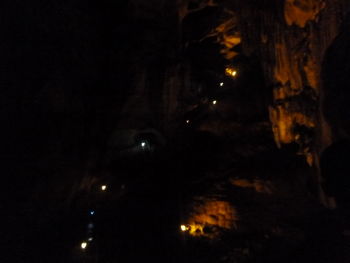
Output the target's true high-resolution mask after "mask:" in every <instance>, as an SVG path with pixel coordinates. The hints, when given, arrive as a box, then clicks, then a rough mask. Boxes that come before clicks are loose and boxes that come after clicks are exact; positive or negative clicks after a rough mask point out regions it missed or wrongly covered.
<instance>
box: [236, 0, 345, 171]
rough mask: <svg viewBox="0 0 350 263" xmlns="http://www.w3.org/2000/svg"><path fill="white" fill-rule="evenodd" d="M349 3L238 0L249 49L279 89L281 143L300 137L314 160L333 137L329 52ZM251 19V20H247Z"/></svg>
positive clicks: (275, 113)
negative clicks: (325, 94)
mask: <svg viewBox="0 0 350 263" xmlns="http://www.w3.org/2000/svg"><path fill="white" fill-rule="evenodd" d="M347 6H349V4H345V1H342V0H325V1H320V0H303V1H301V0H300V1H296V0H285V1H259V3H257V4H256V5H253V4H252V1H246V3H244V4H242V3H240V2H239V1H232V4H231V6H230V7H231V8H232V9H233V10H239V11H238V17H239V19H238V23H239V28H240V31H241V35H242V43H243V51H244V52H245V53H246V54H248V55H249V54H258V56H259V57H260V59H261V63H262V66H263V70H264V74H265V79H266V82H267V85H268V86H270V87H271V89H272V93H273V103H272V105H271V106H270V108H269V112H270V120H271V123H272V130H273V133H274V137H275V141H276V144H277V145H278V146H279V147H281V146H282V145H284V144H290V143H297V144H298V145H299V153H300V154H303V155H305V156H306V159H307V161H308V163H309V164H310V165H313V164H314V163H315V158H314V157H315V153H316V152H319V151H320V150H321V148H322V147H324V146H325V145H327V144H329V143H330V140H331V139H330V134H329V130H328V126H327V124H326V123H325V122H324V121H323V117H322V116H321V114H320V101H321V97H322V92H321V91H322V87H321V85H322V83H321V81H320V74H321V64H322V60H323V57H324V54H325V52H326V50H327V48H328V47H329V45H330V44H331V42H332V41H333V39H334V38H335V37H336V36H337V34H338V32H339V27H340V25H341V23H342V19H343V17H344V14H345V10H346V8H347ZM247 21H249V22H247Z"/></svg>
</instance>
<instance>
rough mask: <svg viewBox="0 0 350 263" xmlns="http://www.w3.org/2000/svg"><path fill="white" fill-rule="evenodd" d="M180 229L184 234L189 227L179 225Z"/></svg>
mask: <svg viewBox="0 0 350 263" xmlns="http://www.w3.org/2000/svg"><path fill="white" fill-rule="evenodd" d="M180 229H181V231H182V232H185V231H187V230H188V229H189V227H188V226H186V225H181V226H180Z"/></svg>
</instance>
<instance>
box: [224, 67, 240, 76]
mask: <svg viewBox="0 0 350 263" xmlns="http://www.w3.org/2000/svg"><path fill="white" fill-rule="evenodd" d="M225 74H226V75H227V76H230V77H236V76H237V70H235V69H234V68H231V67H227V68H226V69H225Z"/></svg>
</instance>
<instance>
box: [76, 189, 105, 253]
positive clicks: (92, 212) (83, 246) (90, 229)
mask: <svg viewBox="0 0 350 263" xmlns="http://www.w3.org/2000/svg"><path fill="white" fill-rule="evenodd" d="M100 189H101V191H103V192H104V191H106V190H107V185H106V184H103V185H101V186H100ZM89 215H90V216H94V215H95V210H90V211H89ZM94 227H95V226H94V224H93V223H92V222H90V223H89V224H88V225H87V232H88V239H87V240H84V241H82V242H81V243H80V248H81V250H86V249H87V248H88V246H89V242H92V241H93V240H94V238H93V237H92V232H93V229H94Z"/></svg>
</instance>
